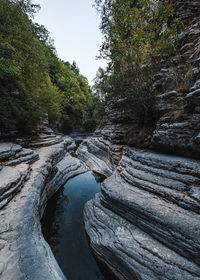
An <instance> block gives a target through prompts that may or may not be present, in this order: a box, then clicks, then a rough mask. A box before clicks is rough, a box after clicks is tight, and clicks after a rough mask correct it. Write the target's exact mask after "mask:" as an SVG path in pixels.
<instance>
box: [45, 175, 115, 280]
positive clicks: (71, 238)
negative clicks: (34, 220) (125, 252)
mask: <svg viewBox="0 0 200 280" xmlns="http://www.w3.org/2000/svg"><path fill="white" fill-rule="evenodd" d="M101 179H102V178H101V177H100V176H99V175H97V174H94V173H93V172H87V173H84V174H81V175H78V176H76V177H74V178H72V179H70V180H69V181H68V182H67V183H66V184H65V185H64V186H63V188H61V189H60V190H59V191H58V192H57V193H56V194H55V195H54V196H53V197H52V198H51V199H50V200H49V202H48V204H47V207H46V209H45V213H44V216H43V218H42V221H41V223H42V231H43V234H44V238H45V239H46V241H47V242H48V243H49V245H50V246H51V249H52V251H53V253H54V256H55V258H56V259H57V261H58V263H59V265H60V267H61V269H62V271H63V273H64V274H65V275H66V277H67V278H68V279H69V280H112V279H114V277H113V276H111V275H110V274H108V271H107V270H105V268H103V269H102V267H101V266H98V264H97V262H96V261H95V259H94V257H93V255H92V253H91V250H90V248H89V245H88V241H87V237H86V234H85V230H84V224H83V207H84V204H85V203H86V202H87V201H88V200H90V199H91V198H93V197H94V196H95V194H96V193H97V192H100V182H101Z"/></svg>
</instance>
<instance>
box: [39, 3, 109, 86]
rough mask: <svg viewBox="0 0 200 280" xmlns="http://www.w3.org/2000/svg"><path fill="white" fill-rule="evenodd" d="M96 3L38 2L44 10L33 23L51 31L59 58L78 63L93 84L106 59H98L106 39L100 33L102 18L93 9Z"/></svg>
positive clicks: (82, 72) (81, 70)
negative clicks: (103, 41)
mask: <svg viewBox="0 0 200 280" xmlns="http://www.w3.org/2000/svg"><path fill="white" fill-rule="evenodd" d="M93 2H94V0H35V1H34V3H37V4H40V6H41V10H40V11H39V12H38V13H37V14H36V15H35V18H34V21H35V22H37V23H39V24H42V25H44V26H45V28H46V29H47V30H48V31H50V36H51V38H52V39H54V45H55V47H56V50H57V54H58V57H59V58H61V59H62V60H64V61H69V62H71V63H72V62H73V61H76V63H77V65H78V67H79V68H80V72H81V74H83V75H84V76H86V77H87V78H88V81H89V83H90V84H91V85H92V84H93V82H92V80H93V79H94V78H95V75H96V72H97V70H98V68H99V67H105V66H106V61H105V60H97V59H96V56H98V55H99V49H100V45H101V43H102V40H103V36H102V34H101V31H100V30H99V25H100V16H99V15H98V14H97V12H96V10H95V8H94V7H92V5H93Z"/></svg>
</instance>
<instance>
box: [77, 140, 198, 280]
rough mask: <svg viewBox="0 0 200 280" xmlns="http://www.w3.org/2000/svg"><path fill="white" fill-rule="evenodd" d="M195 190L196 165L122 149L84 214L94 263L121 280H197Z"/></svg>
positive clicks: (195, 163)
mask: <svg viewBox="0 0 200 280" xmlns="http://www.w3.org/2000/svg"><path fill="white" fill-rule="evenodd" d="M96 141H97V139H96ZM92 142H93V143H94V142H95V140H93V141H92ZM88 145H89V146H90V142H88ZM88 150H90V148H89V147H88ZM79 153H80V154H81V153H82V147H80V150H79ZM87 157H88V158H89V157H90V154H89V153H88V154H87ZM92 158H94V155H93V156H92ZM96 161H98V152H97V154H96ZM96 161H95V164H93V169H94V170H95V169H96V166H98V164H97V163H96ZM89 162H90V160H89ZM90 168H91V167H90ZM98 171H99V170H98ZM199 184H200V162H199V161H197V160H191V159H186V158H182V157H176V156H169V155H163V154H158V153H154V152H150V151H149V152H148V151H143V150H135V149H133V148H124V149H123V154H122V155H121V156H120V157H119V163H118V165H117V166H116V165H115V171H114V172H113V173H112V175H111V176H109V177H108V179H106V180H105V181H104V183H103V184H102V192H101V194H100V195H97V197H96V198H95V199H94V200H92V201H90V202H88V203H87V204H86V206H85V210H84V215H85V226H86V231H87V233H88V235H89V237H90V241H91V246H92V248H93V249H94V252H95V253H96V255H97V257H99V258H100V259H101V260H103V261H104V262H106V264H107V265H108V266H109V268H110V269H111V270H112V271H113V272H114V273H115V274H116V275H117V277H118V278H119V279H134V277H136V278H135V279H176V280H179V279H180V280H181V279H199V278H200V266H199V264H200V259H199V250H200V235H199V233H200V232H199V229H200V222H199V220H200V215H199V213H200V192H199Z"/></svg>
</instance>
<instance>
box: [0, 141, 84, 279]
mask: <svg viewBox="0 0 200 280" xmlns="http://www.w3.org/2000/svg"><path fill="white" fill-rule="evenodd" d="M73 146H74V144H73V140H72V139H71V138H69V137H65V139H64V141H63V143H60V144H57V145H53V146H50V147H44V148H40V149H37V150H36V153H37V154H38V155H39V159H38V160H37V161H36V162H34V163H33V164H32V165H31V173H30V175H29V176H30V177H29V179H28V180H27V181H26V182H25V180H23V183H22V184H20V182H21V181H22V176H23V174H24V170H28V171H29V172H30V167H29V165H27V164H20V165H17V166H16V167H9V166H3V169H2V170H1V171H0V176H3V184H2V185H1V187H0V190H1V195H4V193H5V191H7V189H8V190H9V189H11V188H12V186H14V187H15V188H16V187H17V186H18V184H20V192H18V193H17V194H15V196H14V197H13V199H12V200H11V201H10V202H9V203H8V204H7V205H6V206H5V207H4V208H2V209H1V210H0V220H1V223H0V279H2V280H8V279H15V280H24V279H31V280H38V279H40V280H43V279H44V280H46V279H52V280H55V279H56V280H61V279H62V280H64V279H66V278H65V276H64V275H63V273H62V271H61V269H60V268H59V266H58V264H57V262H56V260H55V258H54V256H53V253H52V252H51V249H50V247H49V245H48V244H47V243H46V241H45V240H44V238H43V235H42V232H41V225H40V217H41V215H42V213H43V210H44V208H45V205H46V201H47V199H48V198H49V197H50V196H51V195H53V193H54V192H56V191H57V190H58V188H59V186H60V184H61V182H62V183H64V182H65V180H66V179H68V178H69V177H71V176H74V175H76V174H79V173H80V172H83V171H85V170H86V169H85V167H83V165H82V164H81V163H80V162H79V160H78V159H74V158H72V157H71V156H70V154H69V153H68V152H67V150H68V149H69V150H70V151H71V150H72V147H73ZM4 173H5V174H4ZM4 175H5V176H6V177H5V176H4ZM5 178H7V181H6V179H5ZM0 197H1V196H0Z"/></svg>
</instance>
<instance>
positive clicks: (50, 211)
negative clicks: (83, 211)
mask: <svg viewBox="0 0 200 280" xmlns="http://www.w3.org/2000/svg"><path fill="white" fill-rule="evenodd" d="M68 204H69V199H68V196H67V195H65V194H64V186H63V187H62V188H60V189H59V190H58V192H57V193H56V194H55V195H54V196H53V197H52V198H51V199H50V200H49V201H48V203H47V207H46V209H45V212H44V215H43V217H42V220H41V224H42V232H43V235H44V237H45V239H46V241H47V242H48V243H49V245H50V246H51V249H52V251H53V253H54V254H56V253H57V250H56V247H57V245H59V243H60V240H61V237H62V233H61V232H60V221H61V216H62V214H63V213H64V212H65V211H66V208H67V206H68Z"/></svg>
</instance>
